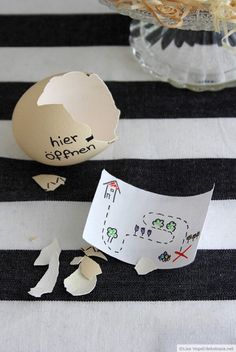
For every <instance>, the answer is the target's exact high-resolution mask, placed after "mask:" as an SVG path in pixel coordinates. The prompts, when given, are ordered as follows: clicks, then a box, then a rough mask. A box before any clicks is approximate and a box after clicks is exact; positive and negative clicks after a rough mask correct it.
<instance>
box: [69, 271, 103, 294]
mask: <svg viewBox="0 0 236 352" xmlns="http://www.w3.org/2000/svg"><path fill="white" fill-rule="evenodd" d="M96 284H97V276H94V277H93V278H92V279H91V280H88V279H86V277H84V276H83V275H82V274H81V272H80V268H78V269H76V270H75V271H74V272H73V273H72V274H71V275H70V276H68V277H67V278H66V279H65V280H64V286H65V288H66V291H67V292H69V293H70V294H71V295H72V296H83V295H87V294H88V293H90V292H91V291H93V289H94V288H95V287H96Z"/></svg>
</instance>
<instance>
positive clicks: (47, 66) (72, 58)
mask: <svg viewBox="0 0 236 352" xmlns="http://www.w3.org/2000/svg"><path fill="white" fill-rule="evenodd" d="M111 35H112V33H111ZM128 36H129V33H127V37H128ZM158 45H159V46H160V45H161V44H160V42H159V43H158ZM200 47H201V46H200V45H195V46H194V50H192V51H191V68H192V69H193V70H195V71H196V72H198V71H199V75H200V76H199V77H205V73H204V71H202V69H201V68H200V65H199V57H198V55H196V53H197V52H198V51H199V50H201V48H200ZM189 50H190V47H189V45H187V44H184V45H183V46H182V47H181V55H176V46H175V44H173V43H172V44H171V45H170V46H169V47H168V48H167V49H166V50H164V51H163V50H160V62H166V60H167V59H168V58H169V57H170V56H175V65H176V67H178V70H176V69H175V70H174V69H173V72H171V75H170V76H171V77H172V80H173V79H177V80H178V79H179V77H178V78H177V77H176V72H177V73H178V72H179V71H180V72H181V71H183V67H185V66H186V65H188V64H189V55H190V52H189ZM204 53H205V55H207V56H209V58H212V59H209V60H210V61H209V62H211V63H212V67H211V69H212V72H216V79H217V81H219V82H221V81H222V79H223V76H224V75H223V73H222V72H223V71H222V72H221V71H219V68H218V61H216V60H215V51H214V50H213V49H212V46H211V45H209V46H206V47H204ZM226 54H227V60H225V62H227V65H229V66H227V69H228V70H229V71H230V74H231V76H230V77H228V78H229V79H231V80H233V79H235V77H234V76H233V75H232V72H231V71H233V68H234V66H235V57H234V55H233V54H232V53H231V52H230V51H229V52H227V53H226V52H225V55H226ZM0 57H1V65H0V81H38V80H40V79H42V78H44V77H47V76H51V75H53V74H55V73H60V72H66V71H75V70H81V71H85V72H95V73H97V74H99V75H100V76H101V78H103V79H104V80H117V81H152V80H156V78H155V77H153V76H152V75H150V74H149V73H145V72H144V71H143V69H142V68H141V66H140V64H139V63H138V62H137V61H136V59H135V58H134V56H133V54H132V51H131V48H130V47H128V46H90V47H88V46H86V47H82V46H80V47H30V48H29V47H18V48H15V47H13V48H10V47H9V48H8V47H7V48H4V47H2V48H0ZM183 58H185V61H186V62H185V61H183ZM19 67H20V69H19ZM229 68H232V70H230V69H229ZM184 72H185V70H184ZM186 73H187V71H186ZM177 76H178V74H177ZM182 78H183V77H182ZM183 81H184V82H185V80H184V79H183ZM157 99H158V96H157Z"/></svg>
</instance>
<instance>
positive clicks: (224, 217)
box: [0, 180, 236, 249]
mask: <svg viewBox="0 0 236 352" xmlns="http://www.w3.org/2000/svg"><path fill="white" fill-rule="evenodd" d="M32 182H33V181H32ZM68 182H69V180H68ZM89 207H90V203H89V202H65V201H58V202H52V201H35V202H31V201H29V202H0V219H1V221H0V249H42V248H43V247H45V246H46V245H48V243H49V242H50V241H52V239H53V238H54V237H57V238H58V240H59V242H60V245H61V247H62V249H80V248H81V246H83V245H84V242H83V241H82V232H83V228H84V225H85V222H86V218H87V215H88V211H89ZM235 214H236V200H224V201H212V202H211V204H210V207H209V212H208V215H207V219H206V222H205V226H204V230H203V233H202V236H201V239H200V242H199V249H235V248H236V236H235V233H234V231H233V230H232V224H234V222H235ZM34 236H36V239H33V240H32V239H31V237H34Z"/></svg>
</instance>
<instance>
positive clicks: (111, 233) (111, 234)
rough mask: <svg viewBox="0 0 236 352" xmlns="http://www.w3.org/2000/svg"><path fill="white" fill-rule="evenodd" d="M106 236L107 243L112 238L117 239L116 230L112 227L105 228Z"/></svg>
mask: <svg viewBox="0 0 236 352" xmlns="http://www.w3.org/2000/svg"><path fill="white" fill-rule="evenodd" d="M107 236H108V241H107V242H110V243H111V242H112V240H113V239H114V238H117V237H118V233H117V229H115V228H113V227H108V228H107Z"/></svg>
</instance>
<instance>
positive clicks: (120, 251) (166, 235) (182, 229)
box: [83, 170, 213, 269]
mask: <svg viewBox="0 0 236 352" xmlns="http://www.w3.org/2000/svg"><path fill="white" fill-rule="evenodd" d="M212 193H213V189H212V190H210V191H209V192H206V193H203V194H200V195H195V196H191V197H170V196H164V195H160V194H155V193H152V192H147V191H144V190H141V189H139V188H136V187H134V186H131V185H129V184H127V183H125V182H123V181H121V180H120V179H118V178H116V177H114V176H112V175H110V174H109V173H108V172H106V171H105V170H103V172H102V175H101V179H100V182H99V184H98V187H97V190H96V193H95V196H94V199H93V202H92V206H91V208H90V212H89V215H88V218H87V222H86V225H85V229H84V233H83V238H84V239H85V240H86V241H87V242H88V243H90V244H91V245H93V246H95V247H97V248H99V249H100V250H102V251H103V252H105V253H107V254H109V255H111V256H113V257H115V258H117V259H120V260H122V261H124V262H126V263H130V264H136V263H137V262H138V260H139V259H140V258H142V257H147V258H150V259H152V260H153V261H154V262H155V263H156V264H157V267H158V268H159V269H172V268H179V267H183V266H186V265H188V264H190V263H191V262H193V261H194V259H195V255H196V252H197V245H198V241H199V238H200V234H201V232H202V228H203V224H204V221H205V217H206V214H207V209H208V206H209V202H210V199H211V196H212ZM206 235H207V234H206Z"/></svg>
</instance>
